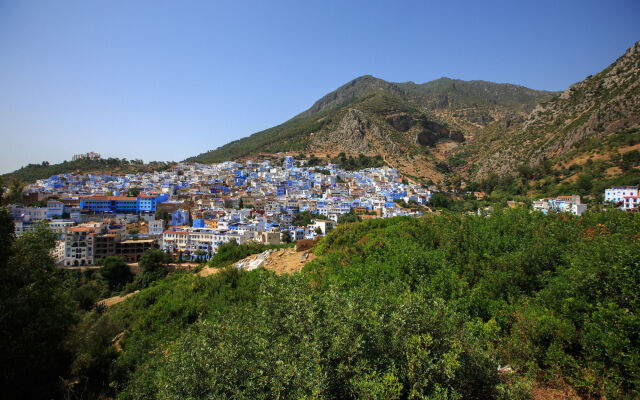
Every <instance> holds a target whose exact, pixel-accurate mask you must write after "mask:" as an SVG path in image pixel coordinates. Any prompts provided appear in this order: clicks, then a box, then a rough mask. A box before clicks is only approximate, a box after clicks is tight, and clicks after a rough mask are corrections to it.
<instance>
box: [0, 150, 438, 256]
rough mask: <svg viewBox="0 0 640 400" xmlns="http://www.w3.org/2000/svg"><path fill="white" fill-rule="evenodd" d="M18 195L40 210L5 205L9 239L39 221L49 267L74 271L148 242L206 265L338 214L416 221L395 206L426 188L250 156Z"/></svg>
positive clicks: (384, 174) (64, 181)
mask: <svg viewBox="0 0 640 400" xmlns="http://www.w3.org/2000/svg"><path fill="white" fill-rule="evenodd" d="M25 197H26V198H27V199H29V200H30V201H37V202H39V203H41V205H42V206H41V207H31V206H16V205H12V206H10V207H9V210H10V213H11V216H12V218H13V220H14V222H15V227H16V228H15V229H16V230H15V232H16V234H22V233H23V232H25V231H27V230H32V229H34V228H35V226H36V225H37V223H38V222H40V221H43V220H47V221H49V226H50V227H51V229H52V230H54V232H56V233H58V234H59V235H60V237H59V239H60V242H59V248H58V247H57V248H56V252H55V255H56V257H57V261H58V262H60V263H61V264H63V265H69V266H75V265H78V266H82V265H93V264H96V263H98V262H99V261H100V260H101V259H102V258H104V257H107V256H110V255H118V256H123V257H125V258H126V259H127V260H129V261H132V262H135V261H137V259H138V258H139V256H140V255H141V252H142V251H144V250H145V249H147V248H149V247H152V246H156V247H160V248H162V249H164V250H166V251H168V252H171V253H173V254H175V255H178V254H179V255H180V257H183V258H185V259H195V258H196V257H198V258H199V259H203V258H204V259H206V258H209V257H211V256H212V255H213V254H214V253H215V251H216V249H217V248H218V247H219V246H220V245H221V244H223V243H225V242H229V241H232V240H233V241H235V242H236V243H238V244H242V243H247V242H260V243H264V244H279V243H281V241H282V240H284V241H288V240H294V241H295V240H301V239H312V238H315V237H316V236H319V235H324V234H326V232H327V231H328V230H330V229H332V227H333V226H335V224H336V223H337V222H338V220H339V219H340V217H341V216H342V215H344V214H358V215H360V218H362V219H366V218H386V217H394V216H401V215H413V216H416V215H420V212H419V211H410V210H408V209H405V208H402V207H398V206H397V202H399V201H400V200H403V201H404V202H406V203H409V202H415V203H418V204H427V203H428V202H429V199H430V198H431V192H430V191H429V190H428V189H426V188H424V187H423V186H421V185H414V184H410V183H406V182H405V183H403V182H402V178H401V177H400V175H399V174H398V173H397V171H396V170H394V169H392V168H389V167H382V168H369V169H364V170H360V171H345V170H343V169H340V168H338V167H337V166H336V165H332V164H328V165H325V166H321V167H319V166H314V167H306V166H305V165H304V161H302V162H300V161H298V162H296V160H294V158H293V157H284V158H283V159H282V163H281V164H278V165H272V163H271V162H269V161H263V162H260V163H258V162H253V161H250V160H249V161H246V162H244V163H237V162H224V163H220V164H214V165H201V164H178V165H177V167H176V168H174V169H172V170H169V171H162V172H153V173H151V172H150V173H139V174H129V175H124V176H108V175H95V174H87V175H72V174H64V175H55V176H52V177H50V178H48V179H42V180H39V181H37V182H35V183H34V184H32V185H29V186H27V187H26V188H25ZM44 204H46V206H44ZM140 226H144V229H139V227H140ZM134 239H135V240H134ZM134 242H136V243H134ZM137 242H140V243H142V244H137Z"/></svg>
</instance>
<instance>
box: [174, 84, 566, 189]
mask: <svg viewBox="0 0 640 400" xmlns="http://www.w3.org/2000/svg"><path fill="white" fill-rule="evenodd" d="M553 94H554V92H547V91H536V90H533V89H528V88H525V87H523V86H519V85H512V84H495V83H492V82H487V81H478V80H475V81H463V80H457V79H451V78H445V77H443V78H439V79H437V80H435V81H429V82H425V83H422V84H416V83H413V82H403V83H394V82H387V81H384V80H382V79H379V78H376V77H374V76H372V75H363V76H360V77H357V78H355V79H353V80H351V81H349V82H347V83H345V84H344V85H342V86H340V87H339V88H337V89H336V90H334V91H332V92H329V93H328V94H326V95H325V96H322V97H321V98H320V99H318V100H317V101H316V102H314V103H313V104H312V105H311V107H309V108H308V109H307V110H305V111H303V112H302V113H300V114H298V115H296V116H294V117H293V118H291V119H289V120H288V121H286V122H284V123H283V124H280V125H277V126H275V127H272V128H269V129H266V130H263V131H260V132H257V133H254V134H253V135H251V136H248V137H245V138H241V139H238V140H235V141H232V142H229V143H227V144H226V145H224V146H221V147H219V148H217V149H215V150H211V151H209V152H206V153H203V154H200V155H198V156H195V157H191V158H188V159H187V160H186V161H195V162H205V163H206V162H219V161H224V160H228V159H238V158H243V157H250V156H252V155H253V156H255V155H256V154H259V153H267V154H268V153H271V154H273V153H278V152H306V153H308V152H311V153H320V154H322V155H326V156H327V157H330V156H334V155H336V154H337V153H340V152H344V153H347V154H352V155H358V154H360V153H362V154H365V155H382V156H385V157H389V158H391V159H393V160H396V159H398V157H399V159H398V161H399V162H397V163H396V162H392V163H391V164H392V166H401V164H406V166H407V167H406V169H407V170H408V171H407V172H408V173H409V174H414V175H416V176H419V177H428V178H436V179H439V178H440V175H441V174H440V173H439V172H437V171H436V170H435V169H434V168H429V167H427V168H424V169H423V168H422V166H423V165H422V164H425V160H426V158H431V159H432V160H431V162H429V163H428V164H430V165H431V166H433V165H435V163H436V162H437V160H436V159H440V158H443V154H441V153H442V151H446V150H442V151H441V150H439V149H437V146H436V145H437V143H438V142H439V141H441V140H445V141H447V140H451V139H452V138H453V139H455V140H451V141H450V143H449V144H448V145H446V146H444V147H446V148H449V147H451V146H454V145H455V144H456V143H460V142H462V141H464V140H465V139H466V138H468V137H470V136H472V135H473V134H474V133H475V130H477V129H479V128H482V127H483V126H485V125H486V124H487V123H488V122H490V121H493V120H495V119H496V118H499V119H501V118H504V117H506V116H520V117H521V118H522V117H524V116H525V115H526V114H527V113H528V112H529V111H530V110H532V109H533V108H534V107H535V105H536V104H537V103H538V102H539V101H540V100H543V99H548V98H550V97H551V96H552V95H553ZM400 161H401V162H400Z"/></svg>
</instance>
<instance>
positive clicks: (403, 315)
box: [0, 208, 640, 400]
mask: <svg viewBox="0 0 640 400" xmlns="http://www.w3.org/2000/svg"><path fill="white" fill-rule="evenodd" d="M639 217H640V216H639V215H638V214H637V213H623V212H620V211H608V212H590V213H586V214H585V215H583V216H582V217H581V218H578V217H574V216H567V215H559V214H558V215H555V214H554V215H549V216H545V215H543V214H542V213H531V212H530V211H529V209H528V208H517V209H511V210H500V209H496V211H495V212H494V213H493V214H492V216H491V218H485V217H479V216H475V215H463V214H444V215H434V214H430V215H426V216H424V217H422V218H390V219H376V220H368V221H366V222H360V223H345V224H342V225H340V226H338V227H337V228H336V229H334V230H333V231H332V232H331V233H330V234H329V235H327V236H326V237H325V238H323V239H322V240H321V241H320V242H319V243H318V244H317V246H316V248H315V249H314V250H313V253H314V255H315V256H316V258H315V259H314V260H312V261H310V262H309V263H307V264H306V265H305V266H304V268H303V269H302V271H300V272H295V273H292V274H288V273H284V274H277V273H274V272H273V271H269V270H267V269H265V268H256V269H253V270H251V271H247V270H241V269H238V268H234V267H230V268H222V269H221V270H219V271H218V272H216V273H215V274H211V275H209V276H206V277H203V276H199V275H198V274H197V273H195V272H194V271H187V270H177V271H173V272H171V273H169V272H168V270H167V269H166V267H165V266H163V263H166V262H167V261H162V258H163V257H164V256H163V254H164V253H162V252H160V251H158V250H150V251H149V252H148V253H147V254H146V255H145V261H144V266H142V268H143V270H142V271H143V272H142V274H140V275H138V276H136V277H133V276H129V277H128V278H127V279H122V278H121V277H119V276H114V275H113V274H110V273H109V272H110V271H112V270H110V269H106V268H105V269H106V270H105V269H101V270H99V271H95V270H92V271H87V272H81V271H70V270H59V269H58V270H56V269H54V268H42V265H51V262H52V261H51V260H50V258H49V255H48V250H49V249H50V248H51V247H53V246H54V237H53V234H52V233H50V232H48V231H46V230H45V229H44V228H42V229H39V230H37V231H36V232H29V233H28V234H25V235H23V236H21V237H19V238H16V239H14V238H13V237H11V236H10V235H4V236H2V237H3V238H4V242H3V243H2V244H3V245H5V244H9V245H11V246H9V247H3V248H4V249H9V251H4V252H0V257H4V260H6V261H5V263H2V264H0V265H6V268H5V269H6V271H5V272H6V273H5V275H6V279H5V280H4V283H3V285H4V286H3V287H4V288H5V290H3V291H2V292H0V297H1V298H0V306H2V307H3V308H2V309H3V310H6V313H5V314H6V318H5V320H4V323H3V324H2V326H1V327H0V328H1V329H2V332H3V334H4V335H5V337H6V338H7V340H5V341H3V342H1V343H0V345H1V346H4V347H2V350H3V351H1V352H0V355H2V357H3V358H2V359H3V361H5V362H3V363H0V368H4V369H3V370H2V374H0V377H1V378H0V379H1V380H2V383H3V384H4V386H5V387H8V388H9V390H12V389H13V390H15V389H14V388H27V389H28V390H29V393H27V394H30V396H28V395H25V394H24V393H22V396H18V395H14V396H11V393H9V394H8V395H5V397H7V398H58V397H60V398H62V397H67V398H87V399H91V398H117V399H156V398H162V399H183V398H190V399H196V398H197V399H205V398H215V399H218V398H226V399H230V398H234V399H272V398H280V399H302V398H314V399H327V400H328V399H362V398H369V399H416V398H440V399H496V400H502V399H504V400H506V399H530V398H532V397H531V395H532V394H535V393H544V394H545V396H540V397H533V398H534V399H536V398H584V399H595V398H611V399H636V398H638V396H639V395H640V382H639V381H638V379H637V376H638V373H639V372H640V367H639V365H638V362H637V360H638V359H639V357H640V350H639V349H640V343H639V338H638V334H637V332H638V328H639V326H640V319H639V318H638V313H639V312H640V302H639V301H638V294H637V287H638V284H640V275H638V273H637V268H636V266H637V264H638V262H640V247H639V246H638V245H637V242H636V240H634V239H633V238H634V237H638V234H639V232H640V218H639ZM0 229H4V230H7V229H11V220H10V219H9V217H8V214H7V212H6V211H4V212H0ZM47 238H48V239H47ZM231 247H233V246H231ZM245 247H246V245H245ZM234 248H235V250H240V249H241V246H237V245H236V246H235V247H234ZM255 249H256V250H257V251H258V252H261V251H262V249H257V247H256V248H255ZM292 250H293V249H291V250H284V251H276V252H273V253H272V254H276V253H286V252H288V251H289V252H291V251H292ZM5 254H6V255H5ZM298 254H299V253H297V254H296V257H295V258H297V260H293V261H297V263H299V262H300V256H299V255H298ZM228 255H229V256H234V257H232V258H231V259H233V260H235V259H236V257H235V255H237V252H236V251H234V252H229V253H228ZM165 256H166V255H165ZM231 259H227V260H226V261H229V260H231ZM47 260H48V261H47ZM116 260H117V259H116ZM256 266H257V265H256ZM263 266H264V265H263ZM296 269H297V268H296ZM167 273H169V275H167ZM165 276H166V277H165ZM136 290H139V292H137V294H135V295H133V296H130V297H129V298H127V299H126V300H125V301H122V302H119V303H118V304H114V305H112V306H111V307H109V308H108V309H105V308H103V307H96V308H94V307H93V304H95V302H96V300H99V299H102V298H110V297H113V296H116V295H118V296H122V295H125V294H126V293H132V292H135V291H136ZM16 294H20V295H18V296H17V295H16ZM33 315H36V316H38V319H35V318H34V317H33ZM24 355H27V356H28V357H25V356H24ZM32 360H38V361H40V362H33V361H32ZM42 360H45V361H48V363H47V364H43V362H42ZM507 365H508V367H506V366H507ZM34 372H37V373H34ZM61 377H62V379H63V383H64V387H60V382H61ZM10 383H11V384H10ZM16 383H18V384H16ZM63 391H64V393H63ZM563 392H564V393H566V394H568V396H567V397H559V396H560V395H562V393H563ZM57 394H60V395H57ZM63 394H64V396H63Z"/></svg>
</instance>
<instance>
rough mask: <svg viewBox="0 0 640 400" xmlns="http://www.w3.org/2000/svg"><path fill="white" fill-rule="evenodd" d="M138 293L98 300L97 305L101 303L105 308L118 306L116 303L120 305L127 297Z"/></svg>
mask: <svg viewBox="0 0 640 400" xmlns="http://www.w3.org/2000/svg"><path fill="white" fill-rule="evenodd" d="M138 292H139V290H136V291H135V292H131V293H128V294H125V295H124V296H113V297H109V298H108V299H104V300H100V301H99V302H98V304H100V303H102V304H104V305H105V306H107V307H111V306H112V305H114V304H118V303H121V302H123V301H125V300H126V299H128V298H129V297H131V296H133V295H134V294H136V293H138Z"/></svg>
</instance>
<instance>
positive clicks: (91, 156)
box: [71, 151, 101, 161]
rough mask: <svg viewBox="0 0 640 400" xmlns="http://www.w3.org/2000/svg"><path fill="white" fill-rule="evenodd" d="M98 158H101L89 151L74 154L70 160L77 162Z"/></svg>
mask: <svg viewBox="0 0 640 400" xmlns="http://www.w3.org/2000/svg"><path fill="white" fill-rule="evenodd" d="M100 158H101V156H100V154H98V153H94V152H93V151H90V152H88V153H82V154H75V155H74V156H73V157H72V158H71V160H72V161H77V160H99V159H100Z"/></svg>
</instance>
